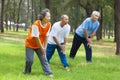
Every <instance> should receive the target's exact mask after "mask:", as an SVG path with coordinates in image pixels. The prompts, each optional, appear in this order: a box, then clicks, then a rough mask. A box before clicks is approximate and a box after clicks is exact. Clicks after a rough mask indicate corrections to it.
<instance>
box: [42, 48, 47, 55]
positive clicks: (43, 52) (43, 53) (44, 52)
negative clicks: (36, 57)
mask: <svg viewBox="0 0 120 80" xmlns="http://www.w3.org/2000/svg"><path fill="white" fill-rule="evenodd" d="M41 51H42V55H43V56H46V49H45V48H41Z"/></svg>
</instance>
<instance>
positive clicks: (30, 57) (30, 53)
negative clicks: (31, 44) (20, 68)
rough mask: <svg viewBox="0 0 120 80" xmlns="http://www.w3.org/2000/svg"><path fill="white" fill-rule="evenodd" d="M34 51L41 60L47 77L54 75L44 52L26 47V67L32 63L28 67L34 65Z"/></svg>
mask: <svg viewBox="0 0 120 80" xmlns="http://www.w3.org/2000/svg"><path fill="white" fill-rule="evenodd" d="M34 51H35V52H36V54H37V56H38V58H39V60H40V63H41V65H42V69H43V71H44V73H45V74H46V75H50V74H52V72H51V70H50V66H49V63H48V61H47V58H46V57H45V56H43V55H42V52H41V50H40V49H32V48H27V47H26V65H27V63H30V64H28V65H27V66H28V67H30V68H31V66H32V64H33V58H34ZM30 71H31V70H30Z"/></svg>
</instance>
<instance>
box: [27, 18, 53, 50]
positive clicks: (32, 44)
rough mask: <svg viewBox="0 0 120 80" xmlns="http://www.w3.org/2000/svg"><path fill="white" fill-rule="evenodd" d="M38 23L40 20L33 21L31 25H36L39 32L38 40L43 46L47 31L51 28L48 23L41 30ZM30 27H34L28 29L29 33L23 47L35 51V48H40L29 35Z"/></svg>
mask: <svg viewBox="0 0 120 80" xmlns="http://www.w3.org/2000/svg"><path fill="white" fill-rule="evenodd" d="M40 22H41V21H40V20H37V21H35V22H34V23H33V25H37V27H38V30H39V33H40V34H39V39H40V41H41V43H42V45H43V44H44V41H45V38H46V34H47V32H48V31H49V29H50V28H51V24H50V22H49V23H47V25H46V26H45V27H44V28H43V27H42V26H41V24H40ZM32 27H34V26H31V28H30V31H29V33H28V35H27V38H26V42H25V46H26V47H29V48H33V49H37V48H40V46H39V45H37V43H36V40H35V38H34V37H33V36H32V35H31V34H32Z"/></svg>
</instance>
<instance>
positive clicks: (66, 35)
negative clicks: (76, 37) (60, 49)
mask: <svg viewBox="0 0 120 80" xmlns="http://www.w3.org/2000/svg"><path fill="white" fill-rule="evenodd" d="M69 33H70V26H69V25H68V29H67V31H66V34H65V38H67V37H68V35H69Z"/></svg>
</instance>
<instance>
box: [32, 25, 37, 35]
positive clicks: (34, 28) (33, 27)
mask: <svg viewBox="0 0 120 80" xmlns="http://www.w3.org/2000/svg"><path fill="white" fill-rule="evenodd" d="M32 36H33V37H39V30H38V27H37V26H36V25H32Z"/></svg>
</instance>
